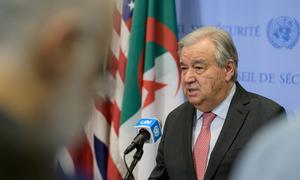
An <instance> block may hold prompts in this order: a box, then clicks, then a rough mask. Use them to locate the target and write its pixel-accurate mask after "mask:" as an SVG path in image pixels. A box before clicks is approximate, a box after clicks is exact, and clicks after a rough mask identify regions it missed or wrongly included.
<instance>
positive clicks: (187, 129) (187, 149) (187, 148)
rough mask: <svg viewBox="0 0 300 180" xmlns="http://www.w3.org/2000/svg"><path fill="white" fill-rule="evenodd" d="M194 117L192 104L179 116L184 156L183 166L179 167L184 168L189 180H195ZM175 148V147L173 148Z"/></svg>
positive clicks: (188, 104)
mask: <svg viewBox="0 0 300 180" xmlns="http://www.w3.org/2000/svg"><path fill="white" fill-rule="evenodd" d="M194 115H195V108H194V106H193V105H192V104H190V103H187V106H186V108H185V109H184V113H182V114H181V117H180V118H181V120H182V122H183V124H182V127H183V128H184V129H183V135H182V139H181V141H182V144H183V149H184V156H185V164H184V165H183V164H181V165H180V166H185V168H186V172H187V176H188V177H191V178H190V179H191V180H196V179H197V178H196V173H195V168H194V160H193V153H192V152H193V151H192V130H193V121H194ZM175 148H176V147H175Z"/></svg>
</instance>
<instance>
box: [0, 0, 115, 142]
mask: <svg viewBox="0 0 300 180" xmlns="http://www.w3.org/2000/svg"><path fill="white" fill-rule="evenodd" d="M110 18H111V4H110V0H22V1H20V0H1V1H0V24H1V30H0V87H1V88H0V114H1V115H0V118H1V119H0V123H1V125H0V127H1V134H4V135H1V136H2V137H5V136H7V137H8V139H9V138H10V137H9V136H22V137H18V138H17V137H11V139H19V141H20V143H21V144H22V143H25V144H26V143H27V144H30V143H33V144H34V145H39V146H45V147H50V146H51V147H57V146H58V145H61V144H62V143H66V142H68V141H69V140H70V138H71V137H74V135H75V134H76V132H78V130H79V128H80V126H81V125H82V124H83V122H82V121H84V120H86V119H88V117H87V115H88V113H89V110H90V107H91V100H92V98H93V96H94V95H96V94H99V93H100V94H102V95H103V94H104V95H105V93H106V90H105V89H104V88H105V87H107V86H108V85H107V84H106V73H105V69H106V63H107V61H106V53H107V50H108V46H109V39H110V27H111V25H110V22H111V19H110ZM97 87H100V88H97ZM8 124H9V125H8ZM19 131H21V133H19ZM18 133H19V134H18ZM22 133H23V134H22ZM23 135H25V136H23ZM27 136H28V137H27ZM29 141H30V142H29ZM11 143H19V142H11Z"/></svg>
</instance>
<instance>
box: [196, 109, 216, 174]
mask: <svg viewBox="0 0 300 180" xmlns="http://www.w3.org/2000/svg"><path fill="white" fill-rule="evenodd" d="M202 117H203V121H202V127H201V131H200V134H199V136H198V138H197V141H196V144H195V146H194V152H193V154H194V163H195V170H196V175H197V179H198V180H203V179H204V174H205V169H206V163H207V158H208V157H207V156H208V152H209V144H210V125H211V123H212V121H213V120H214V118H215V117H216V115H215V114H214V113H212V112H208V113H203V116H202Z"/></svg>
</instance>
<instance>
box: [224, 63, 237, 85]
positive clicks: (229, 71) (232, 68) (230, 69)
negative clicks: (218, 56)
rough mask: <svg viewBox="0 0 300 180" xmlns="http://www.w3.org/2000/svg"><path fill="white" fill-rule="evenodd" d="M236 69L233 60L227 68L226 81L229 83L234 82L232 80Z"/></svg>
mask: <svg viewBox="0 0 300 180" xmlns="http://www.w3.org/2000/svg"><path fill="white" fill-rule="evenodd" d="M235 68H236V67H235V63H234V61H233V60H231V61H229V62H228V63H227V65H226V66H225V73H226V75H225V80H226V81H228V82H229V81H231V80H232V78H233V76H234V72H235Z"/></svg>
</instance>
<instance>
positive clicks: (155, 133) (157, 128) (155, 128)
mask: <svg viewBox="0 0 300 180" xmlns="http://www.w3.org/2000/svg"><path fill="white" fill-rule="evenodd" d="M153 134H154V136H155V137H158V136H160V129H159V127H158V125H157V126H155V127H154V129H153Z"/></svg>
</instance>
